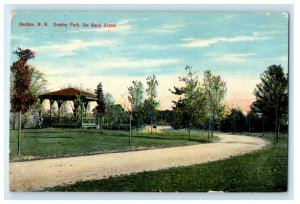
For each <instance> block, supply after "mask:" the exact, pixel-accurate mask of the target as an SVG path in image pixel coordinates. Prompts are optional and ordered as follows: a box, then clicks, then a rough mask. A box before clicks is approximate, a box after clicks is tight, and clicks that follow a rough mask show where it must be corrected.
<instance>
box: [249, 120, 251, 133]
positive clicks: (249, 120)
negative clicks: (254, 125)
mask: <svg viewBox="0 0 300 204" xmlns="http://www.w3.org/2000/svg"><path fill="white" fill-rule="evenodd" d="M250 132H251V127H250V118H249V133H250Z"/></svg>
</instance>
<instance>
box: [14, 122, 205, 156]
mask: <svg viewBox="0 0 300 204" xmlns="http://www.w3.org/2000/svg"><path fill="white" fill-rule="evenodd" d="M17 134H18V131H17V130H11V132H10V159H11V160H13V159H16V158H17V156H16V153H17V149H16V148H17ZM128 136H129V133H128V131H127V132H126V131H109V130H103V131H100V130H91V129H89V130H88V129H77V130H75V129H54V128H47V129H29V130H26V131H25V130H23V135H22V140H21V153H22V155H23V156H25V155H30V156H35V157H38V158H51V157H61V156H70V155H84V154H90V153H96V152H110V151H127V150H134V149H138V148H156V147H169V146H177V145H188V144H197V143H203V142H208V140H207V135H206V133H204V132H192V140H191V141H188V134H187V132H186V131H180V132H177V131H166V132H165V133H157V134H146V133H140V134H139V136H136V132H135V131H134V132H133V135H132V147H130V148H129V146H128V138H129V137H128Z"/></svg>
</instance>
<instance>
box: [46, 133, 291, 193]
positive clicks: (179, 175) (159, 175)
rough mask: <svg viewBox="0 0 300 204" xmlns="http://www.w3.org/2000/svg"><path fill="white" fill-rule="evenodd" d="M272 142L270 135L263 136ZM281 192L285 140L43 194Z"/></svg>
mask: <svg viewBox="0 0 300 204" xmlns="http://www.w3.org/2000/svg"><path fill="white" fill-rule="evenodd" d="M266 138H267V139H269V140H270V141H272V137H271V136H266ZM209 190H213V191H226V192H283V191H286V190H287V138H286V135H285V136H282V137H281V141H280V143H279V144H278V145H277V147H276V148H274V147H273V146H270V147H269V148H266V149H263V150H259V151H257V152H254V153H250V154H247V155H243V156H238V157H234V158H231V159H227V160H224V161H218V162H212V163H208V164H203V165H194V166H189V167H180V168H172V169H168V170H161V171H154V172H143V173H138V174H135V175H129V176H121V177H115V178H108V179H104V180H94V181H85V182H78V183H76V184H73V185H66V186H63V187H55V188H49V189H45V191H85V192H91V191H105V192H111V191H112V192H119V191H122V192H176V191H178V192H207V191H209Z"/></svg>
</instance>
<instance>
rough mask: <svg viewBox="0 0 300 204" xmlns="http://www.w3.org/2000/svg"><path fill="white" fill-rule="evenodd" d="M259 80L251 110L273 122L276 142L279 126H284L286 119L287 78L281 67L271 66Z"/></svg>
mask: <svg viewBox="0 0 300 204" xmlns="http://www.w3.org/2000/svg"><path fill="white" fill-rule="evenodd" d="M260 79H261V83H259V84H257V86H256V89H255V90H254V95H255V97H256V101H255V102H254V103H253V104H252V109H253V110H254V111H255V112H258V113H260V114H262V116H263V117H264V118H265V119H266V120H269V121H273V124H274V125H275V133H276V135H277V142H278V138H279V137H278V134H279V130H280V124H285V123H286V122H287V118H288V77H287V75H285V74H284V72H283V68H282V67H281V65H271V66H269V67H268V68H267V70H266V71H265V72H264V73H263V74H262V75H261V77H260Z"/></svg>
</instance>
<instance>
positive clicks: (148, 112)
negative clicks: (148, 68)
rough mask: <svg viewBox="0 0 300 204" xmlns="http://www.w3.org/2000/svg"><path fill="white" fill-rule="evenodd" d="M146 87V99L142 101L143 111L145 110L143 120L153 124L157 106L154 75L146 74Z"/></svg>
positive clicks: (156, 83) (156, 84) (156, 85)
mask: <svg viewBox="0 0 300 204" xmlns="http://www.w3.org/2000/svg"><path fill="white" fill-rule="evenodd" d="M146 83H147V88H146V93H147V99H145V101H144V107H143V109H144V111H145V122H146V123H148V124H150V125H151V124H153V122H154V121H155V120H156V116H157V107H158V105H159V102H158V101H157V99H156V98H157V87H158V81H157V80H156V76H155V75H152V76H148V77H147V79H146Z"/></svg>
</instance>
